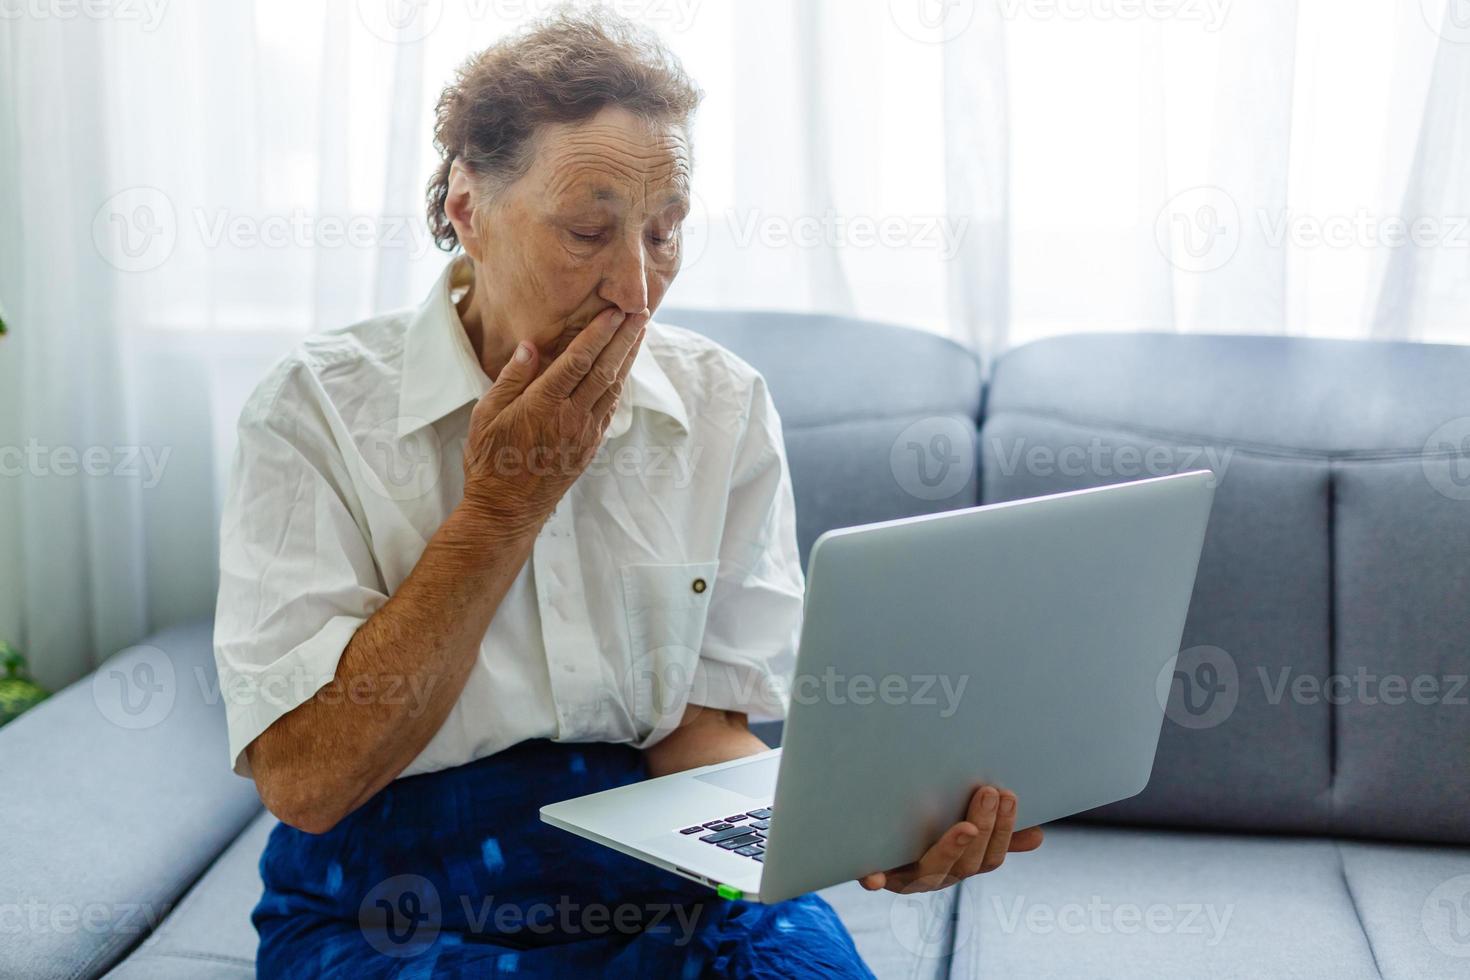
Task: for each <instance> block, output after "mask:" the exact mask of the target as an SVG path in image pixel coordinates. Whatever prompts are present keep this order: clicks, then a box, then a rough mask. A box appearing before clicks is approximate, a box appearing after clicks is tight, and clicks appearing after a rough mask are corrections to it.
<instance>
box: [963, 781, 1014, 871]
mask: <svg viewBox="0 0 1470 980" xmlns="http://www.w3.org/2000/svg"><path fill="white" fill-rule="evenodd" d="M1015 829H1016V795H1015V794H1014V793H1012V792H1010V791H1009V790H1001V792H1000V802H999V804H998V805H997V808H996V815H995V827H994V828H993V829H992V830H991V831H990V843H989V844H988V845H987V846H986V848H985V859H984V860H983V861H981V862H980V872H981V873H982V874H983V873H984V872H986V871H994V870H995V869H996V868H998V867H1000V866H1001V864H1002V863H1003V862H1004V861H1005V859H1006V852H1007V851H1009V850H1010V848H1011V834H1012V832H1013V831H1015ZM972 873H973V872H972Z"/></svg>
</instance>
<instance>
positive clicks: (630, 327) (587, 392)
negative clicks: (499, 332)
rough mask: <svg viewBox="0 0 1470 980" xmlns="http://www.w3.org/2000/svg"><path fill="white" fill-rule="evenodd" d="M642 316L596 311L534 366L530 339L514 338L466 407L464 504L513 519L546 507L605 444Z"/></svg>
mask: <svg viewBox="0 0 1470 980" xmlns="http://www.w3.org/2000/svg"><path fill="white" fill-rule="evenodd" d="M648 319H649V313H648V311H647V310H645V311H643V312H642V313H636V314H634V315H632V316H626V317H625V316H624V315H623V314H622V313H621V312H620V311H618V310H615V309H608V310H605V311H603V312H602V313H599V314H598V315H597V316H596V317H595V318H593V320H592V322H591V323H589V324H588V325H587V327H586V329H584V330H582V331H581V332H580V333H579V334H577V335H576V336H575V337H574V338H572V340H571V341H570V343H568V344H567V345H566V349H565V350H564V351H563V352H561V353H560V354H559V355H557V356H556V357H554V358H553V359H552V360H551V361H550V363H549V364H548V365H547V367H546V370H545V371H544V372H541V373H540V375H539V376H538V373H537V369H538V366H539V362H540V360H541V355H540V353H539V352H538V351H537V350H536V348H535V347H534V346H533V345H531V344H528V343H523V344H521V345H520V346H519V347H518V348H516V353H515V355H514V356H513V357H512V358H511V360H510V361H509V363H507V364H506V365H505V367H504V368H502V369H501V372H500V376H499V377H498V378H496V379H495V384H494V385H492V386H491V388H490V390H489V391H487V392H486V393H485V395H484V397H483V398H481V399H480V401H479V402H478V403H477V404H476V405H475V409H474V412H473V414H472V415H471V416H470V430H469V436H468V438H467V439H466V442H465V450H464V471H465V503H466V505H467V506H471V507H474V508H476V509H477V510H480V511H482V512H484V513H486V514H488V515H491V516H492V517H494V518H495V519H496V520H498V521H500V522H502V524H505V525H509V526H513V527H514V526H522V525H524V526H539V524H540V523H541V522H542V521H544V520H545V519H546V518H547V517H548V516H549V515H550V514H551V512H552V511H553V510H554V509H555V508H556V505H557V502H558V501H560V500H561V498H562V495H563V494H565V493H566V491H567V489H568V488H569V487H570V486H571V485H572V484H573V483H574V482H575V481H576V479H577V477H578V476H580V475H581V474H582V471H583V470H585V469H586V468H587V466H588V464H589V463H591V462H592V458H593V456H595V455H596V453H597V449H598V447H599V446H600V445H601V444H602V438H603V435H604V434H605V433H606V432H607V427H608V425H609V424H610V423H611V422H612V417H613V411H614V410H615V409H616V408H617V403H618V398H619V396H620V395H621V394H622V391H623V383H624V381H625V380H626V379H627V377H628V371H629V370H631V369H632V367H633V360H634V358H636V357H637V356H638V350H639V347H640V346H641V345H642V343H643V336H644V332H645V328H646V326H647V324H648Z"/></svg>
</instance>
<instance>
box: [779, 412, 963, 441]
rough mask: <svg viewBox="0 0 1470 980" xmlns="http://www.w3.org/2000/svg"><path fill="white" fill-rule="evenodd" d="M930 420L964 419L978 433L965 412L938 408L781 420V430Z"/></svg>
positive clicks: (805, 430)
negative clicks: (795, 421) (818, 419)
mask: <svg viewBox="0 0 1470 980" xmlns="http://www.w3.org/2000/svg"><path fill="white" fill-rule="evenodd" d="M931 418H946V419H964V420H965V421H967V422H969V423H970V424H971V425H973V426H975V429H976V431H979V428H980V423H979V420H978V419H977V418H975V417H974V416H973V415H971V414H970V413H969V412H967V411H951V410H949V409H943V408H938V409H935V410H934V411H932V412H931V411H922V412H894V413H892V414H888V415H853V416H849V417H847V418H840V419H833V420H832V421H830V422H807V423H802V424H796V425H787V424H786V421H785V420H784V419H782V422H781V429H782V431H783V432H785V433H787V434H788V435H789V434H791V433H793V432H820V431H822V430H823V429H841V428H846V427H849V426H854V425H868V424H871V423H874V422H902V421H905V420H908V419H931Z"/></svg>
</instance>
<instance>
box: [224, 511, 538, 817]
mask: <svg viewBox="0 0 1470 980" xmlns="http://www.w3.org/2000/svg"><path fill="white" fill-rule="evenodd" d="M538 529H539V528H538V527H537V526H535V525H534V524H533V523H531V522H516V526H510V525H509V523H508V522H506V521H504V520H497V519H495V518H492V517H489V516H487V515H484V514H481V513H479V512H477V511H475V510H473V509H470V508H467V507H460V508H459V509H457V510H456V511H454V512H453V513H452V514H451V515H450V517H449V519H448V520H446V521H445V522H444V524H443V526H441V527H440V528H439V530H438V531H437V532H436V533H435V534H434V537H433V538H431V539H430V541H429V544H428V546H427V547H426V548H425V549H424V553H423V555H421V556H420V558H419V561H418V563H417V564H416V565H415V566H414V569H413V571H412V572H410V573H409V575H408V578H406V579H405V580H404V582H403V584H402V585H401V586H400V587H399V588H398V590H397V591H396V592H394V594H393V596H392V597H391V598H390V599H389V600H388V601H387V602H386V603H385V604H384V605H383V606H382V607H381V608H380V609H379V610H378V611H377V612H376V613H374V614H373V615H372V616H371V617H369V618H368V620H367V621H366V622H365V623H363V625H362V626H361V627H360V628H359V629H358V630H357V632H356V634H354V636H353V637H352V640H351V642H349V643H348V645H347V648H346V650H344V651H343V653H342V657H341V660H340V661H339V662H338V664H337V670H336V674H335V676H334V677H333V679H332V680H331V681H330V682H329V683H328V684H327V685H326V686H325V687H323V688H322V689H321V690H319V691H317V693H316V694H315V695H314V696H313V697H312V698H311V699H310V700H308V701H306V702H305V703H303V704H301V705H299V706H298V707H296V708H294V709H293V710H292V711H290V712H288V713H287V714H286V715H284V716H282V717H281V718H279V719H277V720H276V722H275V723H274V724H272V725H271V726H270V727H269V728H267V729H266V731H265V732H263V733H262V734H261V735H260V737H259V738H257V739H256V740H255V741H254V742H252V743H251V744H250V746H249V747H248V748H247V749H246V755H247V758H248V759H249V762H250V768H251V770H252V772H253V775H254V777H255V782H256V786H257V788H258V790H259V792H260V795H261V799H262V800H263V801H264V802H265V804H266V806H267V808H269V809H270V811H271V812H272V813H274V814H275V815H276V816H277V817H279V818H280V819H281V820H283V821H284V822H286V823H288V824H291V825H292V826H295V827H297V828H299V829H301V830H305V831H308V832H310V833H325V832H326V831H327V830H329V829H330V828H331V827H333V826H334V825H336V823H337V822H338V821H339V820H341V819H342V818H343V817H344V816H346V815H347V814H349V813H351V812H352V811H353V810H355V809H356V808H357V807H359V806H361V805H362V804H363V803H364V802H366V801H367V800H368V799H370V798H371V797H372V796H373V794H375V793H377V792H378V791H379V790H380V789H382V788H383V787H384V786H386V785H387V784H388V783H389V782H391V781H392V780H393V779H394V778H396V777H397V775H398V774H399V773H400V772H402V771H403V770H404V769H405V768H406V767H407V766H408V764H409V763H410V762H412V761H413V760H414V758H415V757H417V756H418V754H419V753H420V752H422V751H423V749H424V746H426V745H427V744H428V743H429V740H430V739H432V738H433V737H434V733H435V732H437V731H438V730H439V726H440V725H442V724H443V722H444V719H445V718H446V717H447V716H448V714H449V712H450V710H451V709H452V708H453V707H454V704H455V702H456V701H457V700H458V698H459V695H460V692H461V691H462V690H463V689H464V685H465V681H466V679H467V678H468V676H469V672H470V669H471V668H472V667H473V666H474V663H475V658H476V656H477V655H478V651H479V647H480V642H481V640H482V639H483V638H484V636H485V632H486V630H487V629H489V626H490V620H491V619H492V618H493V617H494V615H495V611H496V610H497V609H498V608H499V607H500V603H501V601H502V600H503V599H504V598H505V595H506V593H507V592H508V591H509V589H510V586H511V584H512V583H513V582H514V581H515V579H516V576H517V575H518V574H519V573H520V570H521V568H522V566H523V565H524V564H525V562H526V561H527V559H528V558H529V557H530V554H531V550H532V547H533V545H534V543H535V539H536V532H537V530H538Z"/></svg>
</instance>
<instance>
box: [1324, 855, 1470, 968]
mask: <svg viewBox="0 0 1470 980" xmlns="http://www.w3.org/2000/svg"><path fill="white" fill-rule="evenodd" d="M1339 850H1340V851H1341V852H1342V866H1343V872H1344V874H1346V876H1347V882H1348V887H1349V889H1350V890H1351V892H1352V896H1353V902H1354V903H1355V904H1356V905H1357V909H1358V915H1359V916H1360V917H1361V919H1362V922H1363V929H1364V931H1365V932H1367V934H1368V942H1369V943H1370V944H1371V945H1372V947H1373V956H1374V959H1375V960H1377V962H1378V968H1379V970H1380V971H1381V972H1382V973H1383V977H1384V980H1420V978H1426V977H1470V848H1467V847H1428V846H1424V845H1415V844H1377V843H1368V842H1364V841H1349V842H1344V843H1343V844H1341V845H1340V847H1339Z"/></svg>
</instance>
